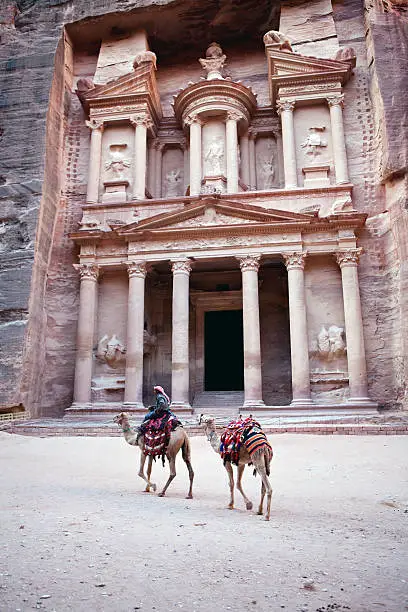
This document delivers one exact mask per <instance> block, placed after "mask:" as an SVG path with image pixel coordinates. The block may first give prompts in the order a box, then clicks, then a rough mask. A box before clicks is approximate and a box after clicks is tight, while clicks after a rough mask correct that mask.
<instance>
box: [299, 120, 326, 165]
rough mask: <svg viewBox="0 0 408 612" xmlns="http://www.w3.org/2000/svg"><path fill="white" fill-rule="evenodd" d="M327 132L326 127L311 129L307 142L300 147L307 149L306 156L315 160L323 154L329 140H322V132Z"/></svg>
mask: <svg viewBox="0 0 408 612" xmlns="http://www.w3.org/2000/svg"><path fill="white" fill-rule="evenodd" d="M325 130H326V127H325V126H324V125H322V126H314V127H310V128H309V134H308V136H307V137H306V140H305V141H304V142H302V144H301V145H300V146H301V147H302V149H305V153H306V155H309V157H311V158H312V159H313V160H315V159H316V157H317V156H318V155H321V154H322V149H324V148H325V147H327V140H326V139H325V138H322V132H324V131H325Z"/></svg>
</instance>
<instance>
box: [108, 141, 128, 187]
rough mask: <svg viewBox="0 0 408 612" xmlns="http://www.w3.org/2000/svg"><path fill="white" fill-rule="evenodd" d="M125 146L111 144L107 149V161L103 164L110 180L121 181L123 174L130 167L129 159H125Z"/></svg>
mask: <svg viewBox="0 0 408 612" xmlns="http://www.w3.org/2000/svg"><path fill="white" fill-rule="evenodd" d="M126 148H127V145H126V144H113V145H110V147H109V159H108V160H107V161H106V162H105V170H106V172H108V173H109V174H110V175H111V178H112V179H117V180H122V179H123V178H124V176H123V175H124V172H125V171H126V170H127V168H129V167H130V159H125V157H124V153H125V149H126Z"/></svg>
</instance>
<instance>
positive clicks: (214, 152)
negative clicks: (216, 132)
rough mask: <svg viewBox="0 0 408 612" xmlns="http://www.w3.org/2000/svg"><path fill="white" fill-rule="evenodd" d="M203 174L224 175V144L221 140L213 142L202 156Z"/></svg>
mask: <svg viewBox="0 0 408 612" xmlns="http://www.w3.org/2000/svg"><path fill="white" fill-rule="evenodd" d="M204 160H205V162H206V169H205V174H207V175H209V176H219V175H220V174H223V173H224V143H223V142H222V140H221V138H217V139H216V140H213V142H212V143H211V144H210V146H209V147H208V150H207V152H206V154H205V156H204Z"/></svg>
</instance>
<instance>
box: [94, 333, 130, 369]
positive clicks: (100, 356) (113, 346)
mask: <svg viewBox="0 0 408 612" xmlns="http://www.w3.org/2000/svg"><path fill="white" fill-rule="evenodd" d="M95 357H96V359H97V360H98V361H100V362H101V363H106V364H107V365H108V366H110V367H111V368H120V367H121V366H123V365H124V364H125V361H126V348H125V347H124V345H123V344H122V343H121V341H120V340H119V339H118V337H117V336H116V334H113V335H112V336H111V337H110V338H109V336H108V335H107V334H105V335H104V336H103V337H102V338H101V339H100V340H99V342H98V345H97V347H96V351H95Z"/></svg>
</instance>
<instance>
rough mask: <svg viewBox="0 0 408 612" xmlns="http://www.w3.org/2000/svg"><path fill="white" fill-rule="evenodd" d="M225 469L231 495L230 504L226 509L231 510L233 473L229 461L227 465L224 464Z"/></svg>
mask: <svg viewBox="0 0 408 612" xmlns="http://www.w3.org/2000/svg"><path fill="white" fill-rule="evenodd" d="M225 469H226V470H227V472H228V478H229V488H230V494H231V498H230V503H229V504H228V508H229V509H230V510H233V509H234V472H233V470H232V465H231V463H230V462H229V461H227V463H226V464H225Z"/></svg>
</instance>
